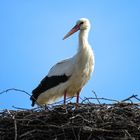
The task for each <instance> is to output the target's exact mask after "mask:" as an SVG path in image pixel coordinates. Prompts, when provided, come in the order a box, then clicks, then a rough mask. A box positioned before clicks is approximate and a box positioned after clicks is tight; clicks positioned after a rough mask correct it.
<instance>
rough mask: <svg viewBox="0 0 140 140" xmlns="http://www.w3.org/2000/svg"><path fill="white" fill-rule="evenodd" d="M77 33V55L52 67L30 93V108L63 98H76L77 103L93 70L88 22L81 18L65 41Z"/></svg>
mask: <svg viewBox="0 0 140 140" xmlns="http://www.w3.org/2000/svg"><path fill="white" fill-rule="evenodd" d="M78 30H80V32H79V48H78V51H77V53H76V54H75V55H74V56H73V57H71V58H69V59H66V60H63V61H61V62H58V63H57V64H56V65H54V66H53V67H52V68H51V69H50V71H49V73H48V75H47V76H46V77H45V78H44V79H43V80H42V81H41V82H40V84H39V85H38V86H37V88H35V89H34V90H33V91H32V96H31V100H32V106H34V105H35V103H36V104H37V105H43V104H50V103H53V102H54V101H55V100H56V99H58V98H60V97H62V96H64V104H65V103H66V97H73V96H77V99H76V103H79V93H80V91H81V89H82V88H83V86H84V85H85V84H86V83H87V81H88V80H89V78H90V76H91V73H92V71H93V68H94V55H93V51H92V48H91V46H90V45H89V43H88V33H89V30H90V22H89V20H88V19H86V18H81V19H79V20H78V21H77V22H76V25H75V26H74V27H73V28H72V29H71V30H70V31H69V32H68V33H67V34H66V36H65V37H64V38H63V39H66V38H67V37H69V36H70V35H72V34H73V33H75V32H76V31H78Z"/></svg>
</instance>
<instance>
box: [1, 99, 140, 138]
mask: <svg viewBox="0 0 140 140" xmlns="http://www.w3.org/2000/svg"><path fill="white" fill-rule="evenodd" d="M89 100H90V99H87V98H86V99H85V100H84V101H83V102H82V103H80V104H79V105H78V107H77V106H76V104H74V103H69V104H67V105H66V106H65V107H64V106H63V105H55V106H49V107H48V108H46V109H42V108H34V109H31V110H28V109H18V110H3V111H1V112H0V139H1V140H12V139H13V140H19V139H20V140H139V139H140V104H139V103H133V102H125V101H124V102H118V103H114V104H101V103H98V104H93V103H91V102H90V101H89ZM75 106H76V108H75Z"/></svg>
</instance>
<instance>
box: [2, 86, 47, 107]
mask: <svg viewBox="0 0 140 140" xmlns="http://www.w3.org/2000/svg"><path fill="white" fill-rule="evenodd" d="M9 91H18V92H23V93H25V94H27V95H28V96H30V97H31V94H29V93H28V92H26V91H25V90H21V89H17V88H9V89H6V90H3V91H2V92H0V94H3V93H7V92H9ZM32 98H33V99H34V100H35V101H36V103H37V104H38V105H39V106H40V107H43V108H44V106H42V105H40V104H39V103H38V102H37V100H36V99H35V98H34V97H32Z"/></svg>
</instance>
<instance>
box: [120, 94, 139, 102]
mask: <svg viewBox="0 0 140 140" xmlns="http://www.w3.org/2000/svg"><path fill="white" fill-rule="evenodd" d="M137 96H138V95H134V94H133V95H131V96H130V97H128V98H126V99H124V100H122V101H121V102H125V101H128V100H130V101H131V99H132V98H135V99H137V100H139V101H140V99H139V98H137ZM131 102H132V101H131Z"/></svg>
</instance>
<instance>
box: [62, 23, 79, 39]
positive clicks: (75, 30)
mask: <svg viewBox="0 0 140 140" xmlns="http://www.w3.org/2000/svg"><path fill="white" fill-rule="evenodd" d="M78 30H80V25H75V26H74V27H73V28H72V29H71V30H70V31H69V32H68V33H67V34H66V35H65V36H64V38H63V40H64V39H66V38H68V37H69V36H71V35H72V34H74V33H75V32H77V31H78Z"/></svg>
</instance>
